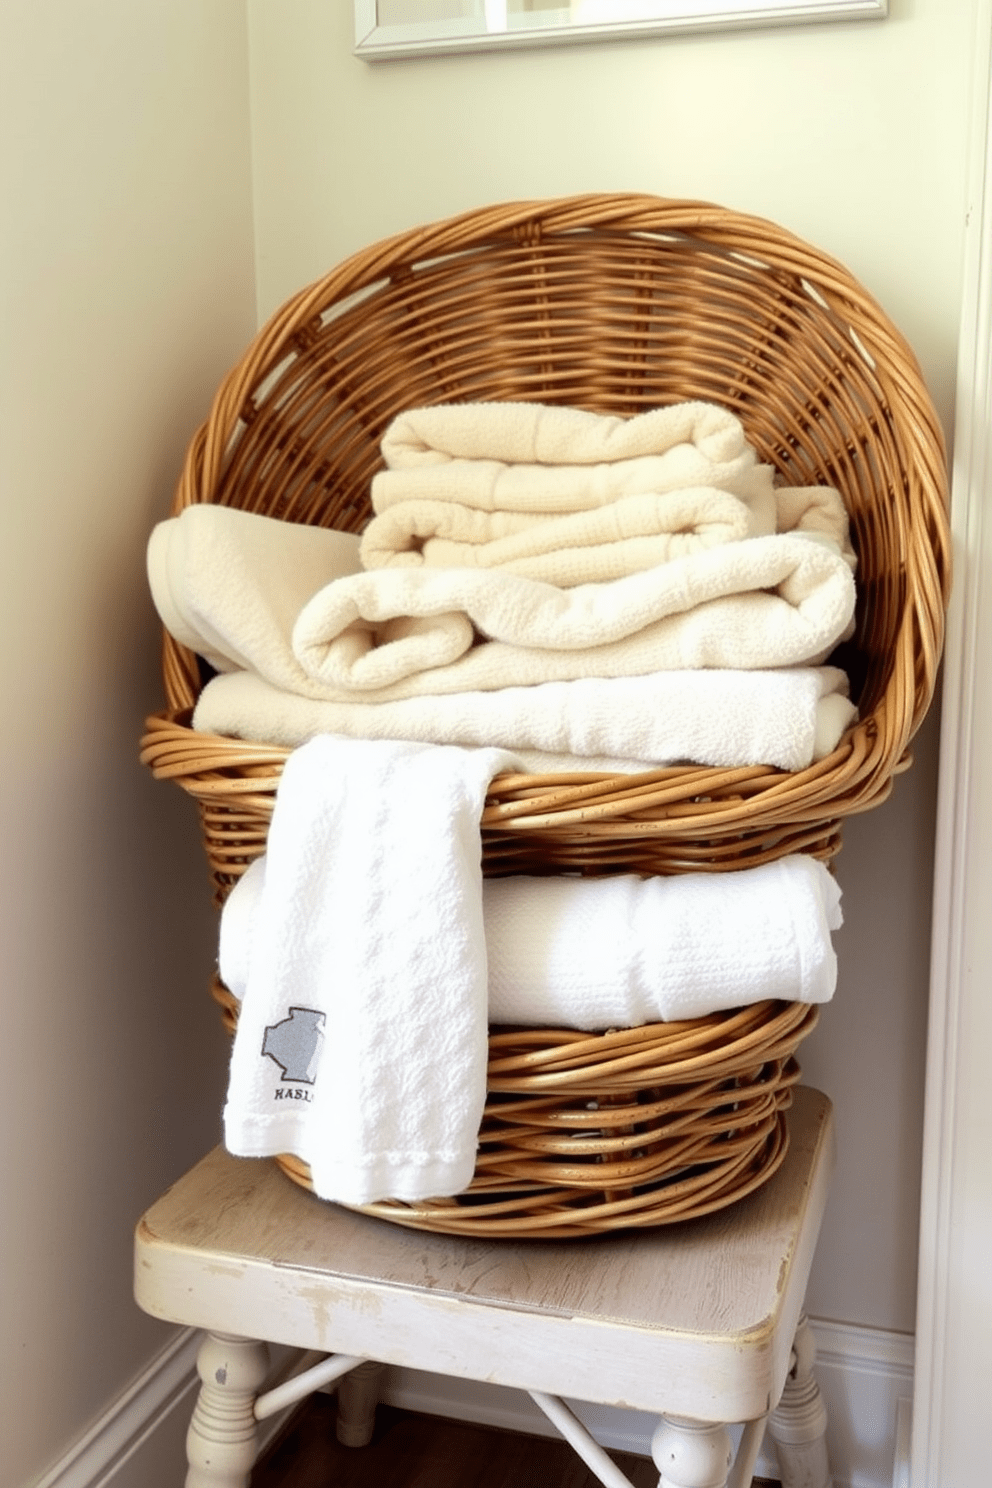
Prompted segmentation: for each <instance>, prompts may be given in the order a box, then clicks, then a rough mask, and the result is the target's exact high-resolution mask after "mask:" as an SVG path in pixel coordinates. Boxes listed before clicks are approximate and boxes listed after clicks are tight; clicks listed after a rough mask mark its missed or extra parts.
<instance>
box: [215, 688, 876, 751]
mask: <svg viewBox="0 0 992 1488" xmlns="http://www.w3.org/2000/svg"><path fill="white" fill-rule="evenodd" d="M856 716H857V714H856V710H855V708H854V704H853V703H852V702H851V701H850V699H849V697H848V695H847V678H846V677H845V676H844V673H843V672H841V671H839V670H837V668H835V667H785V668H783V669H782V670H781V671H756V672H728V671H712V672H689V671H686V672H654V673H652V674H651V675H650V676H646V677H611V678H601V677H585V678H580V679H578V680H576V681H574V682H544V683H542V684H540V685H538V686H537V687H504V688H500V689H497V690H496V691H495V692H456V693H451V694H448V695H445V696H441V697H437V696H431V697H413V698H406V699H402V700H401V701H399V702H394V703H364V702H354V703H332V702H324V701H322V700H320V699H314V698H304V697H299V696H298V695H297V694H295V693H291V692H285V691H282V690H281V689H279V688H276V687H272V686H271V685H270V684H269V683H267V682H263V681H262V679H261V678H260V677H257V676H256V675H255V674H254V673H252V672H229V673H227V674H226V675H224V676H220V677H214V679H213V680H212V681H211V682H208V683H207V685H206V687H205V688H204V689H203V691H202V693H201V694H200V697H199V701H198V702H197V705H196V711H195V713H194V714H193V727H194V728H195V729H198V730H200V731H202V732H204V733H211V734H223V735H228V736H233V737H234V738H239V739H253V740H256V741H258V742H259V743H266V744H281V745H283V746H284V747H286V748H289V749H295V748H296V747H297V746H298V745H300V744H305V743H306V742H307V740H308V739H312V738H314V737H315V736H316V735H317V734H344V735H346V736H348V737H349V738H353V739H409V740H416V741H419V742H421V743H426V744H460V745H463V746H466V747H472V746H479V745H493V746H496V747H498V748H501V749H512V750H513V752H514V754H515V755H517V756H518V757H519V759H520V761H521V763H522V765H523V767H524V768H525V769H526V770H528V771H530V772H531V773H534V774H543V773H545V772H546V771H551V770H554V771H563V770H564V771H576V770H581V771H589V770H606V771H609V772H610V773H615V772H622V771H637V770H650V769H654V768H656V767H657V766H659V765H672V764H680V763H685V762H687V761H690V762H692V763H693V764H699V765H717V766H722V767H727V768H734V767H736V766H739V765H745V766H746V765H773V766H775V767H776V768H778V769H780V770H802V769H805V767H806V766H807V765H809V764H812V762H813V761H814V760H818V759H822V758H823V757H824V756H825V755H827V754H829V753H830V751H831V750H832V749H834V748H835V747H836V745H837V744H838V743H839V741H840V738H841V735H842V734H843V732H844V730H845V728H847V726H848V725H849V724H850V723H853V721H854V719H855V718H856Z"/></svg>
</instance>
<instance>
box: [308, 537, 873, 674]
mask: <svg viewBox="0 0 992 1488" xmlns="http://www.w3.org/2000/svg"><path fill="white" fill-rule="evenodd" d="M853 615H854V579H853V575H852V573H851V570H850V568H849V566H848V564H847V563H846V562H845V561H844V559H843V557H842V556H841V555H840V554H839V553H837V552H836V550H835V549H834V548H833V547H832V545H831V544H829V543H820V542H818V541H815V540H813V539H811V538H807V537H804V536H801V535H798V534H792V533H788V534H784V535H779V536H773V537H758V538H753V539H752V540H750V541H749V542H743V543H728V544H726V545H724V546H722V547H717V548H709V549H706V550H704V551H703V552H700V553H696V554H694V555H692V556H691V557H689V558H682V559H676V560H675V561H673V562H671V563H668V564H665V565H663V566H662V567H660V568H654V569H650V570H647V571H646V572H643V573H637V574H631V575H629V576H628V577H627V578H623V579H617V580H616V581H615V582H613V583H610V584H585V585H581V586H579V587H577V588H574V589H558V588H554V587H553V586H552V585H550V584H542V583H538V582H537V581H535V580H532V579H525V578H520V577H519V576H518V575H515V574H508V573H505V572H502V571H501V570H498V569H497V570H490V571H487V570H474V569H464V568H452V569H445V568H438V569H427V568H421V569H403V568H401V569H389V568H387V569H377V570H375V571H373V572H371V573H362V574H354V575H351V576H349V577H347V578H343V579H339V580H337V581H336V582H334V583H332V584H329V585H328V586H327V588H326V589H324V590H322V591H321V593H320V594H317V595H315V596H314V597H313V599H312V600H310V602H309V603H308V604H307V605H306V606H305V607H304V608H303V610H302V611H301V613H300V617H299V619H298V620H297V623H296V625H295V626H294V629H293V635H292V650H293V655H294V658H295V661H296V664H297V666H298V667H299V668H301V669H302V670H303V671H304V672H305V673H306V675H307V677H308V679H309V682H310V686H309V688H308V689H307V691H309V694H310V695H311V696H316V695H320V696H323V697H327V698H333V699H337V700H339V701H344V700H346V699H348V698H352V699H357V698H359V697H361V698H364V699H365V700H366V701H367V702H385V701H387V700H392V699H396V698H402V697H415V696H418V695H423V694H427V693H450V692H469V691H476V690H478V691H489V690H491V689H493V688H497V687H515V686H530V685H533V684H534V683H539V682H552V681H566V680H570V679H573V678H578V677H620V676H628V677H630V676H642V675H644V674H645V673H647V672H653V671H669V670H673V669H683V668H695V669H699V668H712V667H726V668H734V669H737V668H743V669H746V670H755V669H758V668H765V667H782V666H798V665H804V664H814V665H815V664H818V663H819V662H821V661H823V660H825V659H826V657H827V655H828V654H829V652H830V651H831V650H832V649H833V647H834V645H835V644H836V643H837V641H839V640H841V639H843V638H844V637H845V636H846V635H847V634H849V633H850V627H851V625H852V622H853ZM480 636H481V637H483V638H486V639H484V640H482V641H481V642H480V641H479V640H478V637H480ZM297 690H299V689H297Z"/></svg>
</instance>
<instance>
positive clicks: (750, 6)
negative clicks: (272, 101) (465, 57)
mask: <svg viewBox="0 0 992 1488" xmlns="http://www.w3.org/2000/svg"><path fill="white" fill-rule="evenodd" d="M525 3H527V4H528V8H527V9H526V10H525V9H524V8H523V7H524V4H525ZM459 12H460V13H459ZM456 13H457V14H456ZM887 13H888V0H570V3H569V0H558V4H557V5H555V4H554V3H553V0H552V3H549V0H355V53H356V55H358V56H359V57H364V58H365V59H366V60H367V61H369V62H375V61H378V60H380V59H381V60H385V59H388V58H392V57H416V56H442V55H444V54H447V53H453V52H464V51H481V50H491V49H495V50H501V49H508V48H512V47H519V46H542V45H543V46H548V45H561V44H563V43H570V42H589V41H602V40H613V39H616V38H617V37H636V36H654V35H664V34H666V33H667V34H669V35H679V34H685V33H687V32H691V31H704V30H711V31H716V30H735V29H741V28H744V27H754V26H773V25H779V26H783V25H799V24H802V23H806V22H814V21H845V20H846V21H867V20H881V19H883V18H884V17H885V16H886V14H887Z"/></svg>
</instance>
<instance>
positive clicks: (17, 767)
mask: <svg viewBox="0 0 992 1488" xmlns="http://www.w3.org/2000/svg"><path fill="white" fill-rule="evenodd" d="M0 32H2V34H0V68H2V76H0V107H2V120H0V135H2V141H3V156H2V182H0V211H2V215H3V221H2V234H0V241H2V248H0V252H2V254H3V267H2V276H0V286H2V287H0V293H2V295H3V338H2V366H0V421H2V433H0V493H2V535H0V562H2V568H3V580H2V583H0V612H2V623H0V646H2V650H3V671H2V675H3V690H4V691H3V695H4V705H5V706H4V728H3V738H2V751H3V768H2V770H0V790H2V793H3V801H2V806H0V821H2V823H3V826H2V833H3V839H2V840H3V877H2V887H0V917H2V925H0V959H2V972H0V1007H2V1010H3V1022H2V1026H3V1046H4V1051H5V1052H4V1078H3V1113H4V1116H3V1123H2V1132H0V1147H2V1157H0V1171H2V1173H3V1198H2V1201H0V1232H2V1234H0V1255H2V1257H3V1280H2V1285H0V1308H2V1316H0V1380H2V1387H0V1415H2V1418H3V1419H2V1424H0V1442H2V1444H3V1445H2V1447H0V1484H2V1485H3V1488H23V1485H25V1484H26V1483H28V1482H29V1481H31V1480H33V1479H34V1477H35V1476H36V1474H38V1473H39V1472H41V1471H42V1469H44V1468H46V1467H47V1466H48V1464H49V1463H50V1462H51V1461H53V1460H54V1459H55V1458H56V1457H57V1456H58V1455H59V1453H60V1452H61V1451H62V1450H63V1449H64V1447H65V1445H66V1443H67V1442H68V1441H70V1440H71V1439H72V1438H73V1437H75V1436H76V1434H77V1433H78V1432H79V1431H80V1430H81V1429H82V1428H83V1427H84V1426H86V1425H87V1424H88V1422H89V1420H90V1419H91V1418H92V1417H93V1416H94V1415H96V1414H97V1413H98V1412H100V1411H102V1410H103V1408H104V1407H105V1405H106V1404H108V1403H109V1401H110V1400H112V1399H113V1397H114V1396H115V1395H116V1394H117V1392H118V1391H119V1390H120V1389H121V1388H122V1387H123V1386H124V1385H126V1384H127V1383H128V1382H129V1381H130V1380H131V1378H132V1377H133V1376H134V1375H135V1374H136V1373H137V1372H138V1370H139V1369H140V1368H141V1367H142V1365H143V1364H144V1363H145V1362H146V1360H147V1359H148V1358H149V1357H150V1356H151V1355H152V1354H153V1353H154V1352H155V1351H156V1350H157V1349H158V1348H159V1347H160V1346H161V1345H162V1344H163V1343H164V1342H165V1340H166V1339H167V1338H169V1337H170V1336H171V1330H168V1329H166V1328H164V1327H163V1326H161V1325H159V1324H154V1323H152V1322H151V1321H150V1320H149V1319H147V1318H145V1317H144V1316H143V1315H142V1314H140V1313H139V1312H138V1310H137V1308H136V1307H135V1306H134V1303H133V1301H132V1298H131V1279H130V1268H131V1255H130V1251H131V1241H130V1236H131V1230H132V1227H133V1225H134V1222H135V1220H136V1218H137V1217H138V1215H139V1214H140V1213H141V1211H142V1209H143V1208H144V1207H145V1206H146V1204H147V1203H148V1202H150V1201H151V1199H152V1198H154V1197H155V1196H156V1194H157V1193H158V1192H160V1191H161V1189H162V1188H163V1187H164V1185H165V1184H166V1183H167V1182H169V1181H170V1180H171V1179H172V1178H174V1177H175V1176H177V1175H178V1174H179V1173H180V1172H182V1171H183V1170H184V1168H185V1167H186V1166H188V1165H189V1163H190V1162H191V1161H192V1160H193V1159H194V1158H195V1157H196V1156H197V1155H199V1153H200V1152H202V1151H203V1149H204V1148H205V1147H206V1146H207V1145H208V1144H209V1143H210V1142H212V1141H214V1140H216V1139H217V1135H218V1131H219V1109H220V1098H221V1095H222V1091H223V1069H224V1059H225V1055H226V1045H225V1039H224V1037H223V1035H222V1033H221V1031H220V1028H219V1025H218V1020H217V1018H216V1016H215V1014H214V1012H213V1010H212V1008H211V1007H210V1006H209V1005H208V999H207V997H206V994H205V990H204V989H205V979H206V974H207V970H208V967H209V959H210V956H211V953H212V937H213V926H212V915H211V913H210V911H209V910H208V907H207V906H208V888H207V881H206V874H205V870H204V869H203V868H202V867H201V863H200V860H199V857H198V848H197V845H196V840H195V837H196V831H195V823H194V820H193V817H192V815H191V814H190V813H188V812H187V811H185V810H182V809H180V808H181V806H182V805H184V804H185V803H183V802H182V798H181V797H180V796H179V794H178V792H176V793H175V795H173V793H172V792H171V791H169V790H168V789H167V788H166V787H163V786H156V785H155V784H154V783H153V782H152V781H151V780H150V779H148V778H146V776H145V773H144V771H143V770H142V769H141V767H140V766H139V765H138V763H137V759H136V754H137V740H138V736H139V733H140V728H141V721H142V717H143V714H144V712H145V711H146V710H148V709H149V708H150V707H152V706H154V705H156V704H157V703H158V702H159V699H160V692H159V683H158V676H157V671H158V667H157V659H158V658H157V652H158V631H157V625H156V623H155V621H154V618H153V615H152V612H151V607H150V604H149V601H148V598H147V593H146V586H145V582H144V576H143V561H144V545H145V541H146V538H147V534H148V530H149V528H150V526H151V524H152V522H153V520H154V519H155V518H156V517H157V516H158V515H159V514H160V513H162V511H163V509H164V506H165V504H166V503H167V501H168V498H169V495H170V492H171V488H172V485H173V483H174V479H175V475H176V471H177V468H178V465H179V461H180V459H181V456H182V450H183V447H184V445H185V442H186V439H187V437H188V435H189V433H190V431H191V429H192V428H193V426H194V423H195V422H196V421H197V420H198V419H199V418H200V417H201V416H202V411H203V409H204V406H205V402H206V400H207V399H208V398H209V396H210V393H211V391H212V389H213V387H214V385H215V383H216V381H217V379H218V378H219V376H220V375H221V374H222V372H223V371H224V369H225V368H226V366H227V365H228V364H229V363H230V362H231V361H232V360H233V359H234V357H235V356H236V355H237V353H238V350H239V349H240V347H241V345H242V344H243V342H244V340H245V339H246V337H247V336H248V335H249V334H250V333H251V330H252V327H253V324H254V313H255V291H254V278H253V265H252V224H251V207H250V162H249V150H248V139H249V136H248V63H247V33H246V24H245V10H244V4H243V0H211V3H210V4H203V3H202V0H90V3H82V0H78V3H77V0H69V3H67V0H31V3H30V4H24V3H22V0H2V3H0ZM171 1481H172V1482H175V1481H177V1479H176V1477H175V1468H174V1469H173V1473H172V1477H171ZM145 1488H151V1485H150V1484H149V1482H148V1481H147V1480H146V1483H145Z"/></svg>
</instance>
